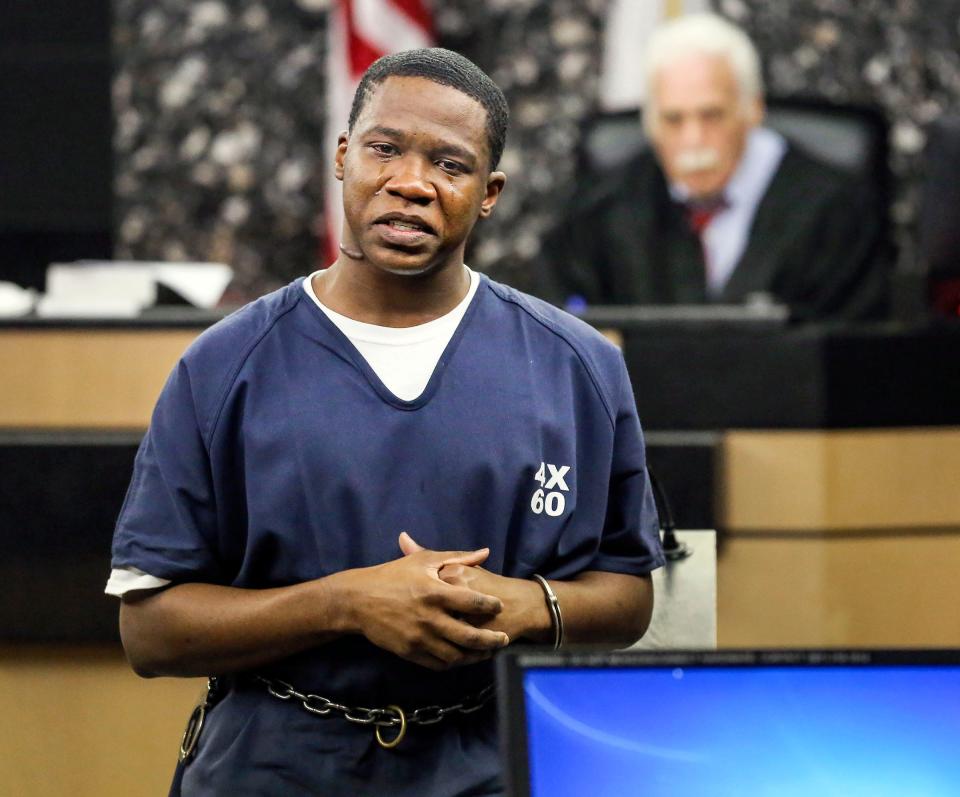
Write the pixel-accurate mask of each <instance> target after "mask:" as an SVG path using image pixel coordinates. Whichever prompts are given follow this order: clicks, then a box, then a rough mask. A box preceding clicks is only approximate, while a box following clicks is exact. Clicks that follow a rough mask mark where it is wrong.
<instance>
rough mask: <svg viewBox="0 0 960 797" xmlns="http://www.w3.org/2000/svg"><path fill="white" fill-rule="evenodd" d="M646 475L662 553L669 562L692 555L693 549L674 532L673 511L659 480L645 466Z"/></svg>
mask: <svg viewBox="0 0 960 797" xmlns="http://www.w3.org/2000/svg"><path fill="white" fill-rule="evenodd" d="M647 475H648V476H649V477H650V486H651V487H652V488H653V501H654V503H655V504H656V505H657V515H658V516H659V520H660V529H661V531H662V532H663V555H664V556H666V557H667V560H668V561H670V562H676V561H679V560H681V559H686V558H687V557H688V556H691V555H693V549H692V548H691V547H690V546H689V545H687V544H686V543H685V542H680V540H678V539H677V535H676V534H675V533H674V530H675V529H676V523H674V520H673V511H672V510H671V509H670V502H669V501H668V500H667V496H666V494H665V493H664V492H663V489H662V488H661V487H660V482H658V481H657V478H656V477H655V476H654V475H653V471H652V470H650V468H649V467H647Z"/></svg>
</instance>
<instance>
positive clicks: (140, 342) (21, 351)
mask: <svg viewBox="0 0 960 797" xmlns="http://www.w3.org/2000/svg"><path fill="white" fill-rule="evenodd" d="M198 332H199V330H184V329H176V330H156V329H151V330H140V331H132V330H61V329H56V330H26V331H25V330H6V331H4V332H3V333H2V334H0V373H2V374H3V390H0V426H8V427H33V428H51V427H60V428H72V427H86V428H144V427H146V426H147V424H148V423H149V421H150V414H151V412H152V410H153V405H154V403H155V402H156V400H157V396H158V395H159V393H160V389H161V388H162V387H163V383H164V381H165V380H166V377H167V374H169V372H170V370H171V368H173V365H174V364H175V363H176V361H177V359H178V358H179V357H180V355H181V354H182V353H183V351H184V350H185V349H186V348H187V346H188V345H189V344H190V342H191V341H192V340H193V339H194V338H195V337H196V336H197V334H198Z"/></svg>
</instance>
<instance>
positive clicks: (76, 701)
mask: <svg viewBox="0 0 960 797" xmlns="http://www.w3.org/2000/svg"><path fill="white" fill-rule="evenodd" d="M203 685H204V682H203V680H202V679H194V678H192V679H186V680H183V679H172V678H158V679H155V680H150V681H145V680H143V679H140V678H138V677H137V676H136V675H134V674H133V672H132V671H131V670H130V668H129V666H128V665H127V663H126V661H125V660H124V658H123V654H122V653H121V652H120V651H119V650H117V649H115V648H109V649H90V648H84V649H73V648H57V649H30V648H6V649H4V650H2V651H0V715H2V716H3V722H2V723H0V749H2V750H3V754H2V755H0V783H2V784H3V788H2V791H3V793H4V794H16V795H20V796H21V797H59V796H60V795H63V797H66V796H67V795H69V796H70V797H129V796H130V795H134V794H166V793H167V791H168V789H169V787H170V779H171V777H172V776H173V770H174V766H175V764H176V760H177V749H178V747H179V744H180V737H181V735H182V733H183V729H184V726H185V725H186V721H187V717H188V716H189V714H190V710H191V708H192V706H193V705H194V703H195V702H196V698H197V697H198V696H199V694H200V692H201V690H202V688H203Z"/></svg>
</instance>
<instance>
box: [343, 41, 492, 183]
mask: <svg viewBox="0 0 960 797" xmlns="http://www.w3.org/2000/svg"><path fill="white" fill-rule="evenodd" d="M388 77H423V78H426V79H427V80H432V81H433V82H434V83H439V84H441V85H443V86H450V87H451V88H454V89H457V91H461V92H463V93H464V94H466V95H467V96H468V97H472V98H473V99H475V100H476V101H477V102H479V103H480V104H481V105H482V106H483V109H484V110H485V111H486V112H487V146H488V148H489V150H490V169H491V171H492V170H493V169H496V168H497V164H498V163H500V156H501V155H502V154H503V145H504V143H505V142H506V140H507V123H508V122H509V120H510V111H509V109H508V108H507V99H506V97H504V96H503V92H502V91H500V87H499V86H498V85H497V84H496V83H494V82H493V81H492V80H491V79H490V76H489V75H488V74H487V73H486V72H484V71H483V70H482V69H481V68H480V67H478V66H477V65H476V64H475V63H473V61H471V60H469V59H468V58H464V57H463V56H462V55H460V54H459V53H455V52H453V51H452V50H445V49H444V48H442V47H429V48H425V49H421V50H403V51H402V52H399V53H392V54H391V55H385V56H383V58H378V59H377V60H376V61H374V62H373V63H372V64H371V65H370V68H369V69H368V70H367V71H366V72H364V73H363V77H362V78H360V85H359V86H357V91H356V93H355V94H354V95H353V105H352V106H351V108H350V121H349V122H348V123H347V128H348V130H350V131H352V130H353V125H354V123H355V122H356V121H357V118H358V117H359V116H360V112H361V111H362V110H363V108H364V106H365V105H366V104H367V100H368V99H369V98H370V95H371V94H373V90H374V89H375V88H376V87H377V86H379V85H380V84H381V83H383V81H384V80H386V79H387V78H388Z"/></svg>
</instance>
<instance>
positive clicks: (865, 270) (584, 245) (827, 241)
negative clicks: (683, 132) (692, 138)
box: [538, 145, 888, 319]
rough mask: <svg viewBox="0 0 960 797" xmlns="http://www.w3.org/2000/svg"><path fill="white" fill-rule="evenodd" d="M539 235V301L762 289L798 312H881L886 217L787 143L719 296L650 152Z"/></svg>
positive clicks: (673, 298) (702, 295) (844, 180)
mask: <svg viewBox="0 0 960 797" xmlns="http://www.w3.org/2000/svg"><path fill="white" fill-rule="evenodd" d="M592 183H593V185H592V186H591V187H590V188H588V189H587V190H586V191H585V192H580V194H579V195H578V196H575V197H574V198H573V200H572V203H571V205H572V211H571V213H570V214H569V215H568V217H567V218H565V219H564V220H563V221H562V222H561V224H559V225H558V226H557V227H556V228H555V229H554V231H553V232H552V233H551V234H550V235H549V236H548V237H547V239H546V241H545V251H544V255H545V256H544V258H543V263H542V268H543V269H544V271H543V272H542V273H541V274H540V275H539V277H538V282H539V286H540V292H541V293H542V295H544V297H545V298H548V299H550V300H551V301H554V302H557V303H560V304H562V303H564V302H565V301H566V300H567V299H568V298H569V297H570V296H572V295H578V296H581V297H583V298H584V299H585V300H586V301H587V303H588V304H691V303H692V304H699V303H705V302H710V301H715V302H720V303H739V302H742V301H743V300H744V299H745V298H746V297H747V296H748V295H749V294H751V293H754V292H766V293H768V294H770V295H771V296H772V297H774V298H775V299H776V300H779V301H780V302H782V303H784V304H786V305H788V306H789V307H790V308H791V314H792V316H794V317H795V318H799V319H822V318H848V319H853V318H867V317H871V316H875V315H878V314H879V313H881V312H882V311H883V309H884V305H885V301H886V290H887V266H888V259H887V257H886V255H887V252H886V251H885V249H886V247H885V241H884V224H883V223H882V215H881V213H880V212H879V211H878V206H877V201H876V198H875V197H873V196H871V195H870V194H869V193H868V192H867V191H866V190H865V189H864V188H863V187H862V186H861V185H860V184H859V183H858V182H857V181H856V180H855V179H854V178H853V177H851V176H848V175H846V174H844V173H842V172H839V171H836V170H834V169H832V168H831V167H829V166H827V165H825V164H823V163H821V162H820V161H818V160H815V159H814V158H812V157H811V156H809V155H807V154H806V153H804V152H802V151H801V150H800V149H798V148H796V147H795V146H793V145H789V146H788V149H787V151H786V153H785V154H784V156H783V159H782V161H781V163H780V166H779V167H778V169H777V172H776V174H775V175H774V177H773V179H772V180H771V182H770V185H769V186H768V188H767V192H766V194H765V195H764V197H763V199H762V200H761V202H760V204H759V206H758V207H757V211H756V214H755V216H754V219H753V223H752V226H751V229H750V233H749V236H748V242H747V247H746V249H745V250H744V252H743V255H742V256H741V258H740V260H739V261H738V263H737V265H736V268H735V269H734V271H733V274H732V275H731V277H730V279H729V281H728V282H727V284H726V286H725V287H724V289H723V291H722V293H721V294H720V295H719V296H717V297H716V298H712V297H708V295H707V291H706V281H705V276H704V264H703V253H702V250H701V247H700V241H699V239H698V238H697V236H696V235H695V234H694V233H693V232H692V231H691V230H690V228H689V226H688V224H687V222H686V219H685V218H684V211H683V208H682V207H681V206H679V205H677V204H676V203H675V202H673V200H672V199H671V198H670V194H669V192H668V189H667V184H666V180H665V178H664V175H663V172H662V171H661V169H660V167H659V165H658V164H657V161H656V159H655V157H654V156H653V153H652V152H651V151H645V152H642V153H640V154H638V155H637V156H635V157H634V158H632V159H631V160H630V161H628V162H627V163H626V164H625V165H624V166H622V167H620V168H619V169H617V170H615V171H610V172H608V173H606V174H603V175H600V176H599V178H597V179H595V180H592Z"/></svg>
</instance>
